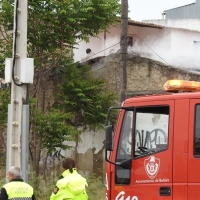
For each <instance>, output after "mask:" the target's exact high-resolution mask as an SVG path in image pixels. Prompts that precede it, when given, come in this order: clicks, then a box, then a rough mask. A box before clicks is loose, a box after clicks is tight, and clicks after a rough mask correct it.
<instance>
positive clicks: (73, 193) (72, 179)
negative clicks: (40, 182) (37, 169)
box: [50, 158, 88, 200]
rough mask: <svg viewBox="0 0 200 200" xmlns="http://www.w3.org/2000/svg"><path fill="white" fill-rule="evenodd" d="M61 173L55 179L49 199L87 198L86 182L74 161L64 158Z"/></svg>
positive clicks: (73, 199)
mask: <svg viewBox="0 0 200 200" xmlns="http://www.w3.org/2000/svg"><path fill="white" fill-rule="evenodd" d="M62 167H63V170H64V171H63V173H62V175H61V177H60V179H59V180H58V181H57V183H56V186H55V188H54V190H53V192H52V194H51V197H50V200H62V199H68V200H88V195H87V193H86V186H87V182H86V179H85V178H84V177H82V176H81V175H80V174H79V173H78V172H77V169H76V164H75V161H74V160H73V159H72V158H66V159H64V160H63V162H62Z"/></svg>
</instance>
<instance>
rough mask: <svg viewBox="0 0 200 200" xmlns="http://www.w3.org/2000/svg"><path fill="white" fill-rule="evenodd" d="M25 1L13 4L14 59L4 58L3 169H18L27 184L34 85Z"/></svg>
mask: <svg viewBox="0 0 200 200" xmlns="http://www.w3.org/2000/svg"><path fill="white" fill-rule="evenodd" d="M27 8H28V6H27V0H15V6H14V30H13V55H12V58H6V62H5V63H6V65H5V82H7V83H10V87H11V99H10V104H9V105H8V122H7V155H6V169H7V170H8V169H9V168H10V167H11V166H13V165H14V166H18V167H20V168H21V170H22V178H23V179H24V181H26V182H27V181H28V152H29V148H28V146H29V145H28V142H29V139H28V136H29V105H28V91H27V90H28V84H30V83H33V73H34V72H33V59H31V58H27V57H26V56H27Z"/></svg>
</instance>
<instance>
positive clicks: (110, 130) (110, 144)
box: [106, 125, 113, 151]
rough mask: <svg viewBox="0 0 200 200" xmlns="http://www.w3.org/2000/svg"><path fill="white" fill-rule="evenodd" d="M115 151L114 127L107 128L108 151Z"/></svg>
mask: <svg viewBox="0 0 200 200" xmlns="http://www.w3.org/2000/svg"><path fill="white" fill-rule="evenodd" d="M112 150H113V126H112V125H108V126H106V151H112Z"/></svg>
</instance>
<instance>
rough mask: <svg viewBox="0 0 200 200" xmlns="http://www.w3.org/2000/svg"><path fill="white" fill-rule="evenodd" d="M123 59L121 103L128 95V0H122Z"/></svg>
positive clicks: (121, 62) (121, 46)
mask: <svg viewBox="0 0 200 200" xmlns="http://www.w3.org/2000/svg"><path fill="white" fill-rule="evenodd" d="M121 6H122V11H121V41H120V48H121V60H120V103H122V102H123V101H124V100H125V99H126V96H127V71H126V62H127V48H128V35H127V34H128V0H121Z"/></svg>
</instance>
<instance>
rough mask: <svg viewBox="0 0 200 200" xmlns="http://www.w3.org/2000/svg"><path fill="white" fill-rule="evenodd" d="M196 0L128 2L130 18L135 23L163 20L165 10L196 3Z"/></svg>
mask: <svg viewBox="0 0 200 200" xmlns="http://www.w3.org/2000/svg"><path fill="white" fill-rule="evenodd" d="M194 2H195V0H128V3H129V11H130V12H129V14H128V15H129V18H131V20H135V21H142V20H150V19H162V15H161V13H162V12H163V11H164V10H168V9H171V8H176V7H179V6H184V5H187V4H190V3H194Z"/></svg>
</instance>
